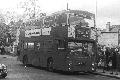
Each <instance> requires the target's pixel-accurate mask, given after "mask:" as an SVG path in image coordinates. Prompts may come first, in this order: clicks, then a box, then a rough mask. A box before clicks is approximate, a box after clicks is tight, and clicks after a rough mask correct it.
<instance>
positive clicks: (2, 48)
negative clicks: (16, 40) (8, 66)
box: [1, 45, 5, 55]
mask: <svg viewBox="0 0 120 80" xmlns="http://www.w3.org/2000/svg"><path fill="white" fill-rule="evenodd" d="M1 54H2V55H4V54H5V48H4V46H3V45H2V47H1Z"/></svg>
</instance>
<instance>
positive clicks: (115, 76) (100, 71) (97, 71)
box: [94, 69, 120, 79]
mask: <svg viewBox="0 0 120 80" xmlns="http://www.w3.org/2000/svg"><path fill="white" fill-rule="evenodd" d="M111 72H112V71H106V70H105V71H104V73H103V69H97V70H96V72H94V74H97V75H102V76H108V77H112V78H117V79H120V72H117V73H118V75H116V72H113V74H110V73H111Z"/></svg>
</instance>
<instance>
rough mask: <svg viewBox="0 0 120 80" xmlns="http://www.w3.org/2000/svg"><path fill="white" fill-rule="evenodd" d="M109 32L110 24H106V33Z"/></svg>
mask: <svg viewBox="0 0 120 80" xmlns="http://www.w3.org/2000/svg"><path fill="white" fill-rule="evenodd" d="M109 31H110V22H107V24H106V32H109Z"/></svg>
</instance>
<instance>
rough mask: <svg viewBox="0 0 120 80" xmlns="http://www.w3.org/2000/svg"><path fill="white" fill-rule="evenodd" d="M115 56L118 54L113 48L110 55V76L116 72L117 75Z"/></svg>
mask: <svg viewBox="0 0 120 80" xmlns="http://www.w3.org/2000/svg"><path fill="white" fill-rule="evenodd" d="M117 54H118V49H117V48H115V49H114V51H113V52H112V55H111V60H112V67H111V68H112V72H111V73H110V74H113V72H114V71H115V72H116V75H117V74H118V73H117Z"/></svg>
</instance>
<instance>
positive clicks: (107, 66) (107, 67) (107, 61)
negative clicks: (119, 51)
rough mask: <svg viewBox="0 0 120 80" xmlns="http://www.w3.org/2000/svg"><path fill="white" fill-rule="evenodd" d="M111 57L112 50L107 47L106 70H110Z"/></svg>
mask: <svg viewBox="0 0 120 80" xmlns="http://www.w3.org/2000/svg"><path fill="white" fill-rule="evenodd" d="M109 56H110V48H109V47H106V51H105V68H106V70H109V60H110V59H109Z"/></svg>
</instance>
